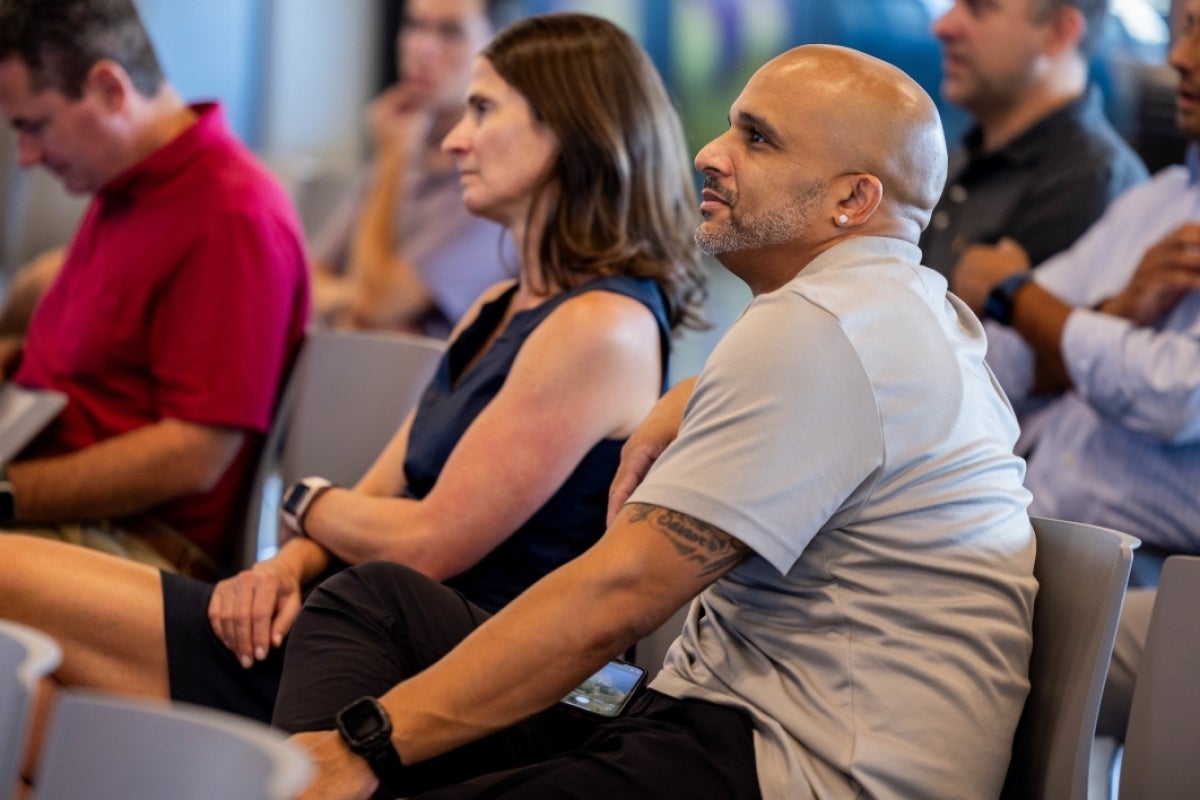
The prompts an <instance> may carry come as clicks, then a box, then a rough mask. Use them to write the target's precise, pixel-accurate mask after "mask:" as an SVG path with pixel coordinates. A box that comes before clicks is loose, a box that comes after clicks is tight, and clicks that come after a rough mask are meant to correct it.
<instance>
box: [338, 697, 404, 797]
mask: <svg viewBox="0 0 1200 800" xmlns="http://www.w3.org/2000/svg"><path fill="white" fill-rule="evenodd" d="M336 720H337V729H338V733H339V734H341V737H342V741H344V742H345V743H346V746H347V747H349V748H350V749H351V750H352V751H354V752H355V753H357V754H358V755H360V756H362V757H363V758H364V759H366V761H367V763H368V764H370V765H371V771H372V772H374V773H375V777H377V778H379V782H380V783H382V784H383V785H384V786H385V787H386V788H387V790H388V791H389V792H392V793H393V794H395V795H396V796H397V797H401V796H403V795H404V794H405V792H404V789H403V786H402V784H403V783H404V764H402V763H401V761H400V754H399V753H397V752H396V748H395V747H393V746H392V720H391V719H390V718H389V717H388V714H387V711H386V710H384V708H383V706H382V705H380V703H379V701H378V700H376V699H375V698H374V697H360V698H359V699H357V700H355V701H354V702H353V703H350V704H349V705H348V706H346V707H344V708H343V709H342V710H341V711H339V712H337V717H336Z"/></svg>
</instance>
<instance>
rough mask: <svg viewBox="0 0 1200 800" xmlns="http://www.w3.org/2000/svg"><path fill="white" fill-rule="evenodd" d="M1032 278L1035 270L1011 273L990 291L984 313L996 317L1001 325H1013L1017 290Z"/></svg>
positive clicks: (986, 315) (988, 316)
mask: <svg viewBox="0 0 1200 800" xmlns="http://www.w3.org/2000/svg"><path fill="white" fill-rule="evenodd" d="M1031 280H1033V271H1032V270H1026V271H1024V272H1018V273H1015V274H1013V275H1009V276H1008V277H1007V278H1005V279H1004V280H1002V281H1000V282H999V283H997V284H996V285H995V286H994V287H992V290H991V291H990V292H988V296H987V301H986V302H984V304H983V315H984V316H985V317H987V318H988V319H994V320H995V321H996V322H999V323H1000V324H1001V325H1011V324H1012V318H1013V306H1014V305H1015V304H1016V297H1017V292H1019V291H1020V290H1021V287H1022V286H1024V285H1025V284H1027V283H1029V282H1030V281H1031Z"/></svg>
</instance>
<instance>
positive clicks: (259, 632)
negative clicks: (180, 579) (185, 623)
mask: <svg viewBox="0 0 1200 800" xmlns="http://www.w3.org/2000/svg"><path fill="white" fill-rule="evenodd" d="M300 585H301V582H300V576H299V575H297V574H295V573H293V572H292V571H290V570H289V569H288V568H287V566H286V565H285V564H284V563H283V562H281V561H280V560H279V558H271V559H267V560H266V561H260V562H259V563H257V564H255V565H254V566H252V567H251V568H250V569H247V570H243V571H242V572H240V573H238V574H237V575H235V576H233V577H232V578H227V579H226V580H223V581H221V582H220V583H218V584H217V585H216V588H215V589H214V590H213V595H212V599H211V600H210V601H209V604H208V620H209V622H210V623H211V624H212V627H213V632H214V633H216V634H217V638H218V639H220V640H221V642H222V643H223V644H224V645H225V646H226V647H228V648H229V649H230V650H232V651H233V653H234V655H236V656H237V657H238V660H239V661H240V662H241V664H242V666H243V667H245V668H246V669H249V668H250V667H251V666H253V665H254V662H255V661H262V660H263V659H265V658H266V657H267V653H269V652H270V649H271V648H272V647H279V646H280V645H281V644H283V637H284V636H285V635H286V634H287V632H288V631H289V630H290V629H291V627H292V623H293V622H295V621H296V615H297V614H299V613H300Z"/></svg>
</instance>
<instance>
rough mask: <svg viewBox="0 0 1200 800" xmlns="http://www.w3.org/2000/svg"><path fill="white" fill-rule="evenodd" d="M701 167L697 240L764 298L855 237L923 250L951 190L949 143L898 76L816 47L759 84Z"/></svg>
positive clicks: (857, 56) (925, 103)
mask: <svg viewBox="0 0 1200 800" xmlns="http://www.w3.org/2000/svg"><path fill="white" fill-rule="evenodd" d="M696 168H697V169H698V170H700V171H701V172H703V173H704V187H703V189H702V191H701V203H700V216H701V223H700V225H699V226H698V227H697V228H696V243H697V244H698V245H699V246H700V248H701V249H702V250H704V251H705V252H707V253H711V254H712V255H715V256H716V257H717V258H718V259H719V260H720V261H721V263H722V264H724V265H725V266H726V267H727V268H728V269H729V270H730V271H732V272H733V273H734V274H735V275H737V276H738V277H740V278H742V279H743V280H745V281H746V283H747V285H749V287H750V289H751V291H752V292H754V293H755V294H758V293H760V292H763V291H771V290H772V289H774V288H777V287H779V286H782V285H783V284H784V283H786V282H787V281H788V280H790V279H791V277H793V276H794V275H795V274H796V272H797V271H798V270H799V269H802V268H803V265H804V264H806V263H808V262H809V261H810V260H812V259H813V258H815V257H816V256H817V255H818V254H820V253H822V252H824V251H825V250H827V249H829V248H830V247H833V246H834V245H836V244H837V243H838V242H841V241H845V240H846V239H848V238H854V237H859V236H884V237H891V238H894V239H900V240H902V241H906V242H910V243H912V244H916V243H917V241H918V240H919V239H920V237H921V231H922V230H924V229H925V226H926V225H927V224H929V218H930V216H931V215H932V213H933V208H934V205H935V204H936V203H937V201H938V198H939V197H940V196H941V193H942V187H943V185H944V184H945V182H946V139H945V134H944V133H943V132H942V121H941V118H940V117H939V116H938V112H937V108H936V107H935V106H934V104H933V100H931V99H930V98H929V95H927V94H926V93H925V91H924V90H923V89H921V87H920V86H918V85H917V84H916V82H914V81H913V80H912V79H911V78H909V77H908V76H907V75H905V74H904V73H903V72H901V71H900V70H899V69H897V68H895V67H893V66H892V65H890V64H888V63H886V62H884V61H880V60H879V59H877V58H872V57H871V56H868V55H864V54H863V53H859V52H858V51H856V50H850V49H848V48H845V47H834V46H831V45H806V46H804V47H797V48H795V49H793V50H789V51H788V52H786V53H784V54H783V55H781V56H778V57H776V58H773V59H772V60H770V61H768V62H767V63H766V64H765V65H763V66H762V68H761V69H759V70H758V71H757V72H755V73H754V75H753V76H751V78H750V80H749V81H748V82H747V83H746V87H745V88H744V89H743V90H742V92H741V94H739V95H738V97H737V99H736V100H734V102H733V105H732V106H730V109H729V129H728V130H727V131H726V132H725V133H723V134H721V135H720V136H718V137H717V138H716V139H713V140H712V141H711V142H709V143H708V144H707V145H705V146H704V147H702V148H701V149H700V152H699V153H698V154H697V155H696Z"/></svg>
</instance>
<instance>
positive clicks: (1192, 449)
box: [987, 145, 1200, 552]
mask: <svg viewBox="0 0 1200 800" xmlns="http://www.w3.org/2000/svg"><path fill="white" fill-rule="evenodd" d="M1186 223H1200V147H1198V146H1197V145H1192V147H1191V149H1189V151H1188V159H1187V166H1186V167H1184V166H1174V167H1168V168H1167V169H1164V170H1163V171H1161V172H1159V173H1158V174H1157V175H1156V176H1155V177H1154V178H1153V180H1151V181H1150V182H1149V183H1146V184H1142V185H1140V186H1136V187H1134V188H1132V189H1130V190H1128V191H1126V192H1125V193H1124V194H1122V195H1121V196H1120V197H1119V198H1117V199H1116V200H1115V201H1114V202H1113V204H1112V205H1111V206H1110V207H1109V210H1108V211H1107V212H1106V213H1105V214H1104V216H1103V217H1101V218H1100V220H1099V221H1097V222H1096V224H1095V225H1093V226H1092V227H1091V228H1090V229H1089V230H1088V232H1087V233H1086V234H1084V235H1083V236H1082V237H1081V238H1080V239H1079V241H1078V242H1076V244H1075V245H1074V246H1073V247H1071V248H1070V249H1069V250H1066V251H1063V252H1062V253H1060V254H1059V255H1058V256H1056V257H1054V258H1052V259H1050V260H1048V261H1046V262H1045V264H1043V265H1042V266H1041V267H1040V268H1039V269H1038V270H1037V271H1036V273H1035V280H1036V281H1037V283H1038V284H1039V285H1040V286H1042V287H1044V288H1045V289H1047V290H1048V291H1050V292H1053V293H1054V294H1055V295H1057V296H1058V297H1060V298H1062V299H1063V300H1064V301H1066V302H1068V303H1071V304H1072V305H1074V306H1076V309H1075V310H1074V311H1073V312H1072V313H1071V315H1070V317H1069V318H1068V320H1067V324H1066V328H1065V330H1064V333H1063V341H1062V351H1063V359H1064V361H1065V363H1066V366H1067V370H1068V372H1069V373H1070V376H1071V379H1072V381H1073V382H1074V384H1075V387H1074V389H1073V390H1071V391H1069V392H1067V393H1065V394H1063V395H1061V396H1059V397H1057V398H1054V399H1053V400H1051V401H1049V404H1048V405H1046V406H1045V407H1044V408H1042V409H1041V410H1040V411H1038V412H1037V414H1036V417H1037V425H1038V428H1037V436H1036V441H1035V442H1034V445H1033V450H1032V452H1031V453H1030V455H1029V465H1028V472H1027V475H1026V482H1025V485H1026V487H1027V488H1028V489H1029V490H1030V492H1031V493H1032V494H1033V503H1032V505H1031V506H1030V509H1029V510H1030V513H1031V514H1035V515H1040V516H1048V517H1057V518H1060V519H1069V520H1076V521H1080V522H1089V523H1093V524H1096V525H1103V526H1106V527H1111V528H1115V529H1117V530H1121V531H1124V532H1126V533H1130V534H1132V535H1134V536H1138V537H1140V538H1141V539H1143V540H1144V541H1146V542H1149V543H1152V544H1156V545H1159V546H1160V547H1164V548H1168V549H1171V550H1176V551H1193V552H1200V291H1194V292H1192V293H1190V294H1189V295H1188V296H1186V297H1184V298H1183V300H1182V301H1180V302H1179V304H1178V305H1176V306H1175V308H1174V309H1173V310H1172V311H1171V312H1170V313H1168V314H1166V315H1165V316H1163V317H1162V318H1161V319H1159V320H1157V321H1156V323H1155V324H1154V325H1153V326H1150V327H1138V326H1136V325H1134V324H1132V323H1131V322H1129V321H1127V320H1124V319H1121V318H1119V317H1115V316H1111V315H1108V314H1102V313H1099V312H1096V311H1092V310H1090V309H1091V307H1092V306H1093V305H1094V304H1096V303H1098V302H1100V301H1102V300H1103V299H1105V298H1107V297H1110V296H1112V295H1114V294H1116V293H1117V292H1118V291H1120V290H1121V288H1122V287H1124V286H1125V284H1126V283H1127V282H1128V281H1129V279H1130V277H1131V276H1132V275H1133V273H1134V271H1135V270H1136V269H1137V266H1138V264H1139V263H1140V262H1141V260H1142V256H1143V255H1144V254H1145V252H1146V251H1147V250H1148V249H1149V248H1150V247H1151V246H1153V245H1154V244H1155V243H1157V242H1158V241H1159V240H1161V239H1162V238H1163V237H1165V236H1167V235H1168V234H1170V233H1171V232H1172V231H1174V230H1175V229H1176V228H1178V227H1179V226H1180V225H1183V224H1186ZM987 330H988V339H989V344H988V362H989V363H990V364H991V366H992V369H993V370H994V371H995V373H996V375H997V377H998V378H999V380H1000V382H1001V385H1003V386H1004V388H1005V391H1007V392H1008V394H1009V398H1010V399H1011V400H1012V401H1013V403H1014V406H1016V407H1017V408H1018V410H1022V408H1032V407H1034V406H1036V405H1038V403H1039V400H1038V398H1034V397H1031V394H1030V393H1031V387H1032V383H1033V354H1032V351H1031V350H1030V348H1029V347H1028V345H1026V344H1025V342H1024V340H1023V339H1022V338H1021V337H1020V336H1019V335H1018V334H1016V333H1015V332H1014V331H1012V330H1011V329H1008V328H1004V327H1001V326H999V325H996V324H994V323H989V324H988V327H987ZM1042 402H1044V399H1042Z"/></svg>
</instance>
